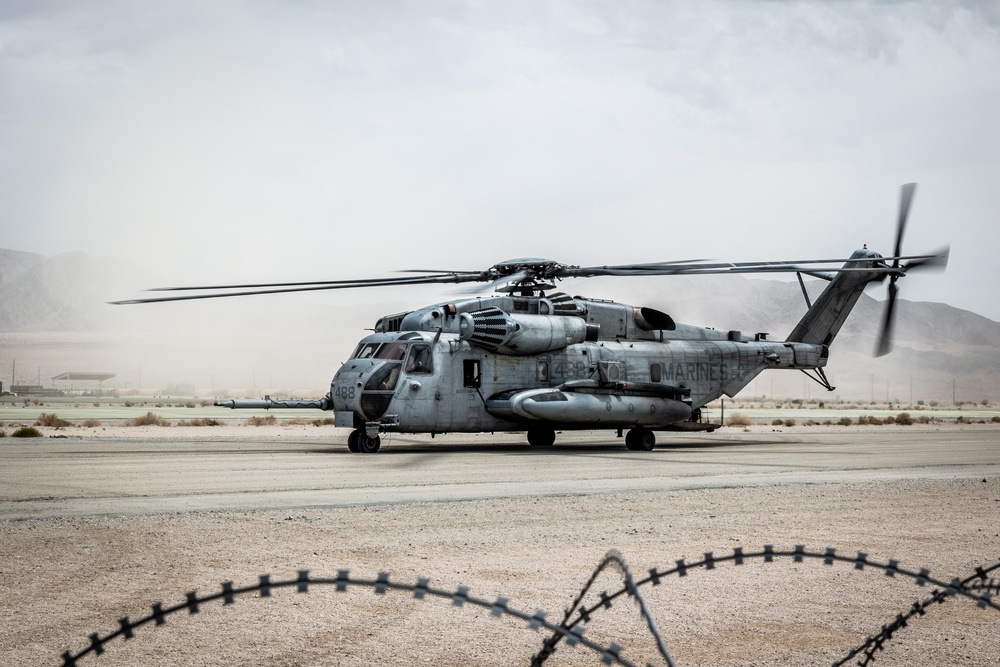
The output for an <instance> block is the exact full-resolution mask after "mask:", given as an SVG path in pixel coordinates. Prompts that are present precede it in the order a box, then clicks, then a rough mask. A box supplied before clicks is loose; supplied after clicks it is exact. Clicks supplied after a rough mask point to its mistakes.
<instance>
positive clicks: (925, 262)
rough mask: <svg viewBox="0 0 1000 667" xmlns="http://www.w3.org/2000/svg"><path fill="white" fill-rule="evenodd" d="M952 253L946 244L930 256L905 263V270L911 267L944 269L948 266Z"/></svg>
mask: <svg viewBox="0 0 1000 667" xmlns="http://www.w3.org/2000/svg"><path fill="white" fill-rule="evenodd" d="M949 253H951V248H950V247H949V246H945V247H944V248H941V249H940V250H937V251H935V252H934V253H933V254H932V255H931V256H930V257H926V258H924V259H914V260H912V261H910V262H907V263H906V264H904V265H903V271H904V272H905V271H910V270H911V269H918V268H919V269H939V270H943V269H945V268H947V266H948V255H949Z"/></svg>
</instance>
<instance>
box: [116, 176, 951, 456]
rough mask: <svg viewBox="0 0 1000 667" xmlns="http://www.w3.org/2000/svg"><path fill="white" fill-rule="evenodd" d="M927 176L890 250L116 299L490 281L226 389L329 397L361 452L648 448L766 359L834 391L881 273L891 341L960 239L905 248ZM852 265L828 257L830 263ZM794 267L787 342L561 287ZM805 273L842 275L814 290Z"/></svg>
mask: <svg viewBox="0 0 1000 667" xmlns="http://www.w3.org/2000/svg"><path fill="white" fill-rule="evenodd" d="M915 187H916V186H915V184H912V183H911V184H907V185H904V186H903V188H902V195H901V202H900V209H899V219H898V223H897V227H896V243H895V248H894V251H893V253H892V255H891V256H888V257H883V256H882V255H880V254H879V253H877V252H874V251H872V250H869V249H868V248H867V246H866V247H864V248H862V249H861V250H856V251H854V253H853V254H851V256H850V257H848V258H845V259H826V260H801V261H794V262H787V261H786V262H745V263H713V262H709V261H706V260H694V261H687V262H660V263H651V264H628V265H619V266H591V267H580V266H570V265H566V264H561V263H559V262H556V261H552V260H548V259H541V258H522V259H513V260H508V261H504V262H500V263H498V264H496V265H494V266H492V267H490V268H489V269H487V270H485V271H455V270H412V271H407V272H405V273H413V274H415V275H409V276H398V277H389V278H374V279H367V280H339V281H328V282H327V281H324V282H297V283H268V284H244V285H215V286H199V287H167V288H156V290H151V291H171V292H184V291H191V290H201V291H210V293H208V294H175V295H171V296H165V297H154V298H148V299H137V300H130V301H119V302H114V303H119V304H125V303H152V302H162V301H181V300H189V299H206V298H219V297H231V296H248V295H260V294H275V293H287V292H301V291H313V290H333V289H349V288H358V287H377V286H400V285H418V284H448V283H470V282H471V283H490V284H492V286H493V288H494V291H495V294H494V295H492V296H474V297H467V298H461V299H455V300H452V301H448V302H444V303H438V304H434V305H431V306H427V307H424V308H419V309H417V310H413V311H408V312H402V313H395V314H392V315H386V316H384V317H382V318H381V319H379V320H378V321H377V322H376V324H375V327H374V333H372V334H371V335H368V336H365V337H364V338H363V339H362V340H361V341H360V342H359V343H358V345H357V348H356V349H355V350H354V353H353V354H352V355H351V357H350V359H348V360H347V361H346V362H344V364H343V365H342V366H341V367H340V369H339V370H338V371H337V372H336V374H335V375H334V377H333V380H332V382H331V384H330V392H329V393H328V394H327V395H326V396H325V397H324V398H322V399H319V400H309V401H300V400H272V399H271V398H270V397H269V396H266V397H265V398H264V399H263V400H228V401H219V402H216V403H215V405H217V406H224V407H230V408H234V409H235V408H256V409H260V408H267V409H271V408H317V409H320V410H333V411H334V413H335V419H334V422H335V425H336V426H338V427H344V428H350V429H352V431H351V433H350V436H349V437H348V440H347V446H348V449H350V451H352V452H364V453H373V452H377V451H378V450H379V447H380V445H381V434H382V433H393V432H398V433H430V434H431V435H432V436H433V435H435V434H437V433H446V432H464V433H474V432H495V431H525V432H526V434H527V440H528V442H529V443H530V444H531V445H535V446H538V447H547V446H550V445H552V444H553V443H554V441H555V438H556V431H557V430H572V429H605V428H607V429H612V430H615V431H617V434H618V436H619V437H620V436H621V435H622V432H623V431H624V430H625V429H628V433H627V434H626V436H625V446H626V447H627V448H628V449H630V450H643V451H649V450H652V449H653V448H654V446H655V444H656V437H655V432H658V431H660V432H662V431H711V430H713V429H715V428H717V427H718V426H719V424H713V423H708V422H704V421H703V420H702V415H701V408H702V407H704V406H705V405H706V404H708V403H709V402H711V401H713V400H715V399H717V398H719V397H720V396H722V395H726V396H730V397H732V396H735V395H736V394H737V393H738V392H739V391H740V390H741V389H743V388H744V387H745V386H746V385H747V384H748V383H749V382H750V381H751V380H753V379H754V378H755V377H756V376H757V375H758V374H759V373H761V372H762V371H764V370H766V369H793V370H799V371H802V372H804V373H806V374H807V375H808V376H809V377H810V378H812V379H813V380H815V381H816V382H818V383H819V384H820V385H822V386H823V387H824V388H826V389H827V390H831V391H832V390H833V389H834V387H833V386H832V385H831V384H830V382H829V381H828V380H827V377H826V374H825V373H824V370H823V369H824V366H826V364H827V361H828V359H829V354H830V345H831V344H832V343H833V341H834V338H835V337H836V336H837V333H838V332H839V330H840V328H841V326H842V325H843V324H844V322H845V320H846V319H847V317H848V315H849V314H850V312H851V309H852V308H853V307H854V305H855V304H856V303H857V301H858V299H859V298H860V297H861V294H862V292H863V291H864V289H865V287H866V286H867V285H868V284H869V283H872V282H883V281H885V280H886V279H888V281H889V282H888V298H887V300H886V306H885V311H884V315H883V319H882V323H881V331H880V334H879V337H878V346H877V350H876V355H883V354H886V353H887V352H888V351H889V349H890V344H891V343H890V341H891V337H892V329H893V322H894V310H895V303H896V294H897V287H896V281H897V280H899V279H900V278H902V277H903V276H905V275H907V273H908V272H910V271H912V270H914V269H917V268H929V267H937V268H943V267H944V266H946V265H947V260H948V249H947V248H945V249H943V250H941V251H938V252H935V253H932V254H926V255H913V256H904V255H902V254H901V245H902V239H903V233H904V231H905V227H906V220H907V217H908V215H909V208H910V203H911V201H912V199H913V194H914V191H915ZM841 263H843V264H842V265H841V266H837V267H829V266H825V265H831V264H833V265H838V264H841ZM772 272H794V273H796V274H797V275H798V280H799V284H800V285H801V287H802V293H803V295H804V297H805V300H806V305H807V311H806V313H805V315H804V316H803V317H802V319H801V320H800V321H799V323H798V324H797V325H796V326H795V328H794V329H793V330H792V331H791V333H790V334H789V335H788V337H787V338H786V339H785V340H783V341H772V340H768V339H767V334H754V335H753V336H748V335H744V334H743V333H741V332H740V331H716V330H714V329H707V328H703V327H698V326H692V325H688V324H678V323H676V322H674V320H673V319H672V318H671V317H670V315H668V314H667V313H664V312H661V311H659V310H656V309H653V308H647V307H635V306H631V305H627V304H624V303H617V302H614V301H604V300H599V299H590V298H584V297H579V296H574V297H571V296H569V295H568V294H565V293H563V292H559V291H556V283H557V282H558V281H560V280H562V279H565V278H584V277H593V276H632V277H635V276H641V277H651V276H668V275H701V274H717V273H772ZM803 274H805V275H809V276H814V277H819V278H823V279H826V280H828V281H830V284H829V285H828V286H827V287H826V288H825V289H824V291H823V292H822V293H821V294H820V295H819V297H818V298H817V299H816V301H815V303H810V301H809V295H808V294H807V292H806V289H805V284H804V282H803V279H802V276H803Z"/></svg>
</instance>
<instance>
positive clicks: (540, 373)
mask: <svg viewBox="0 0 1000 667" xmlns="http://www.w3.org/2000/svg"><path fill="white" fill-rule="evenodd" d="M535 379H536V380H538V381H539V382H548V381H549V362H547V361H539V362H538V366H536V367H535Z"/></svg>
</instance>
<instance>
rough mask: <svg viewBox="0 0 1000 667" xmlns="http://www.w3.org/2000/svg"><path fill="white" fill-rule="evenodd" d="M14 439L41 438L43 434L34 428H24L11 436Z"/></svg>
mask: <svg viewBox="0 0 1000 667" xmlns="http://www.w3.org/2000/svg"><path fill="white" fill-rule="evenodd" d="M10 436H11V437H12V438H40V437H42V432H41V431H39V430H38V429H37V428H35V427H34V426H22V427H21V428H19V429H17V430H16V431H14V432H13V433H11V434H10Z"/></svg>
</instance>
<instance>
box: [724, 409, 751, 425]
mask: <svg viewBox="0 0 1000 667" xmlns="http://www.w3.org/2000/svg"><path fill="white" fill-rule="evenodd" d="M726 425H727V426H753V420H752V419H750V417H747V416H746V415H745V414H743V413H742V412H734V413H733V414H731V415H729V419H727V420H726Z"/></svg>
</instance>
